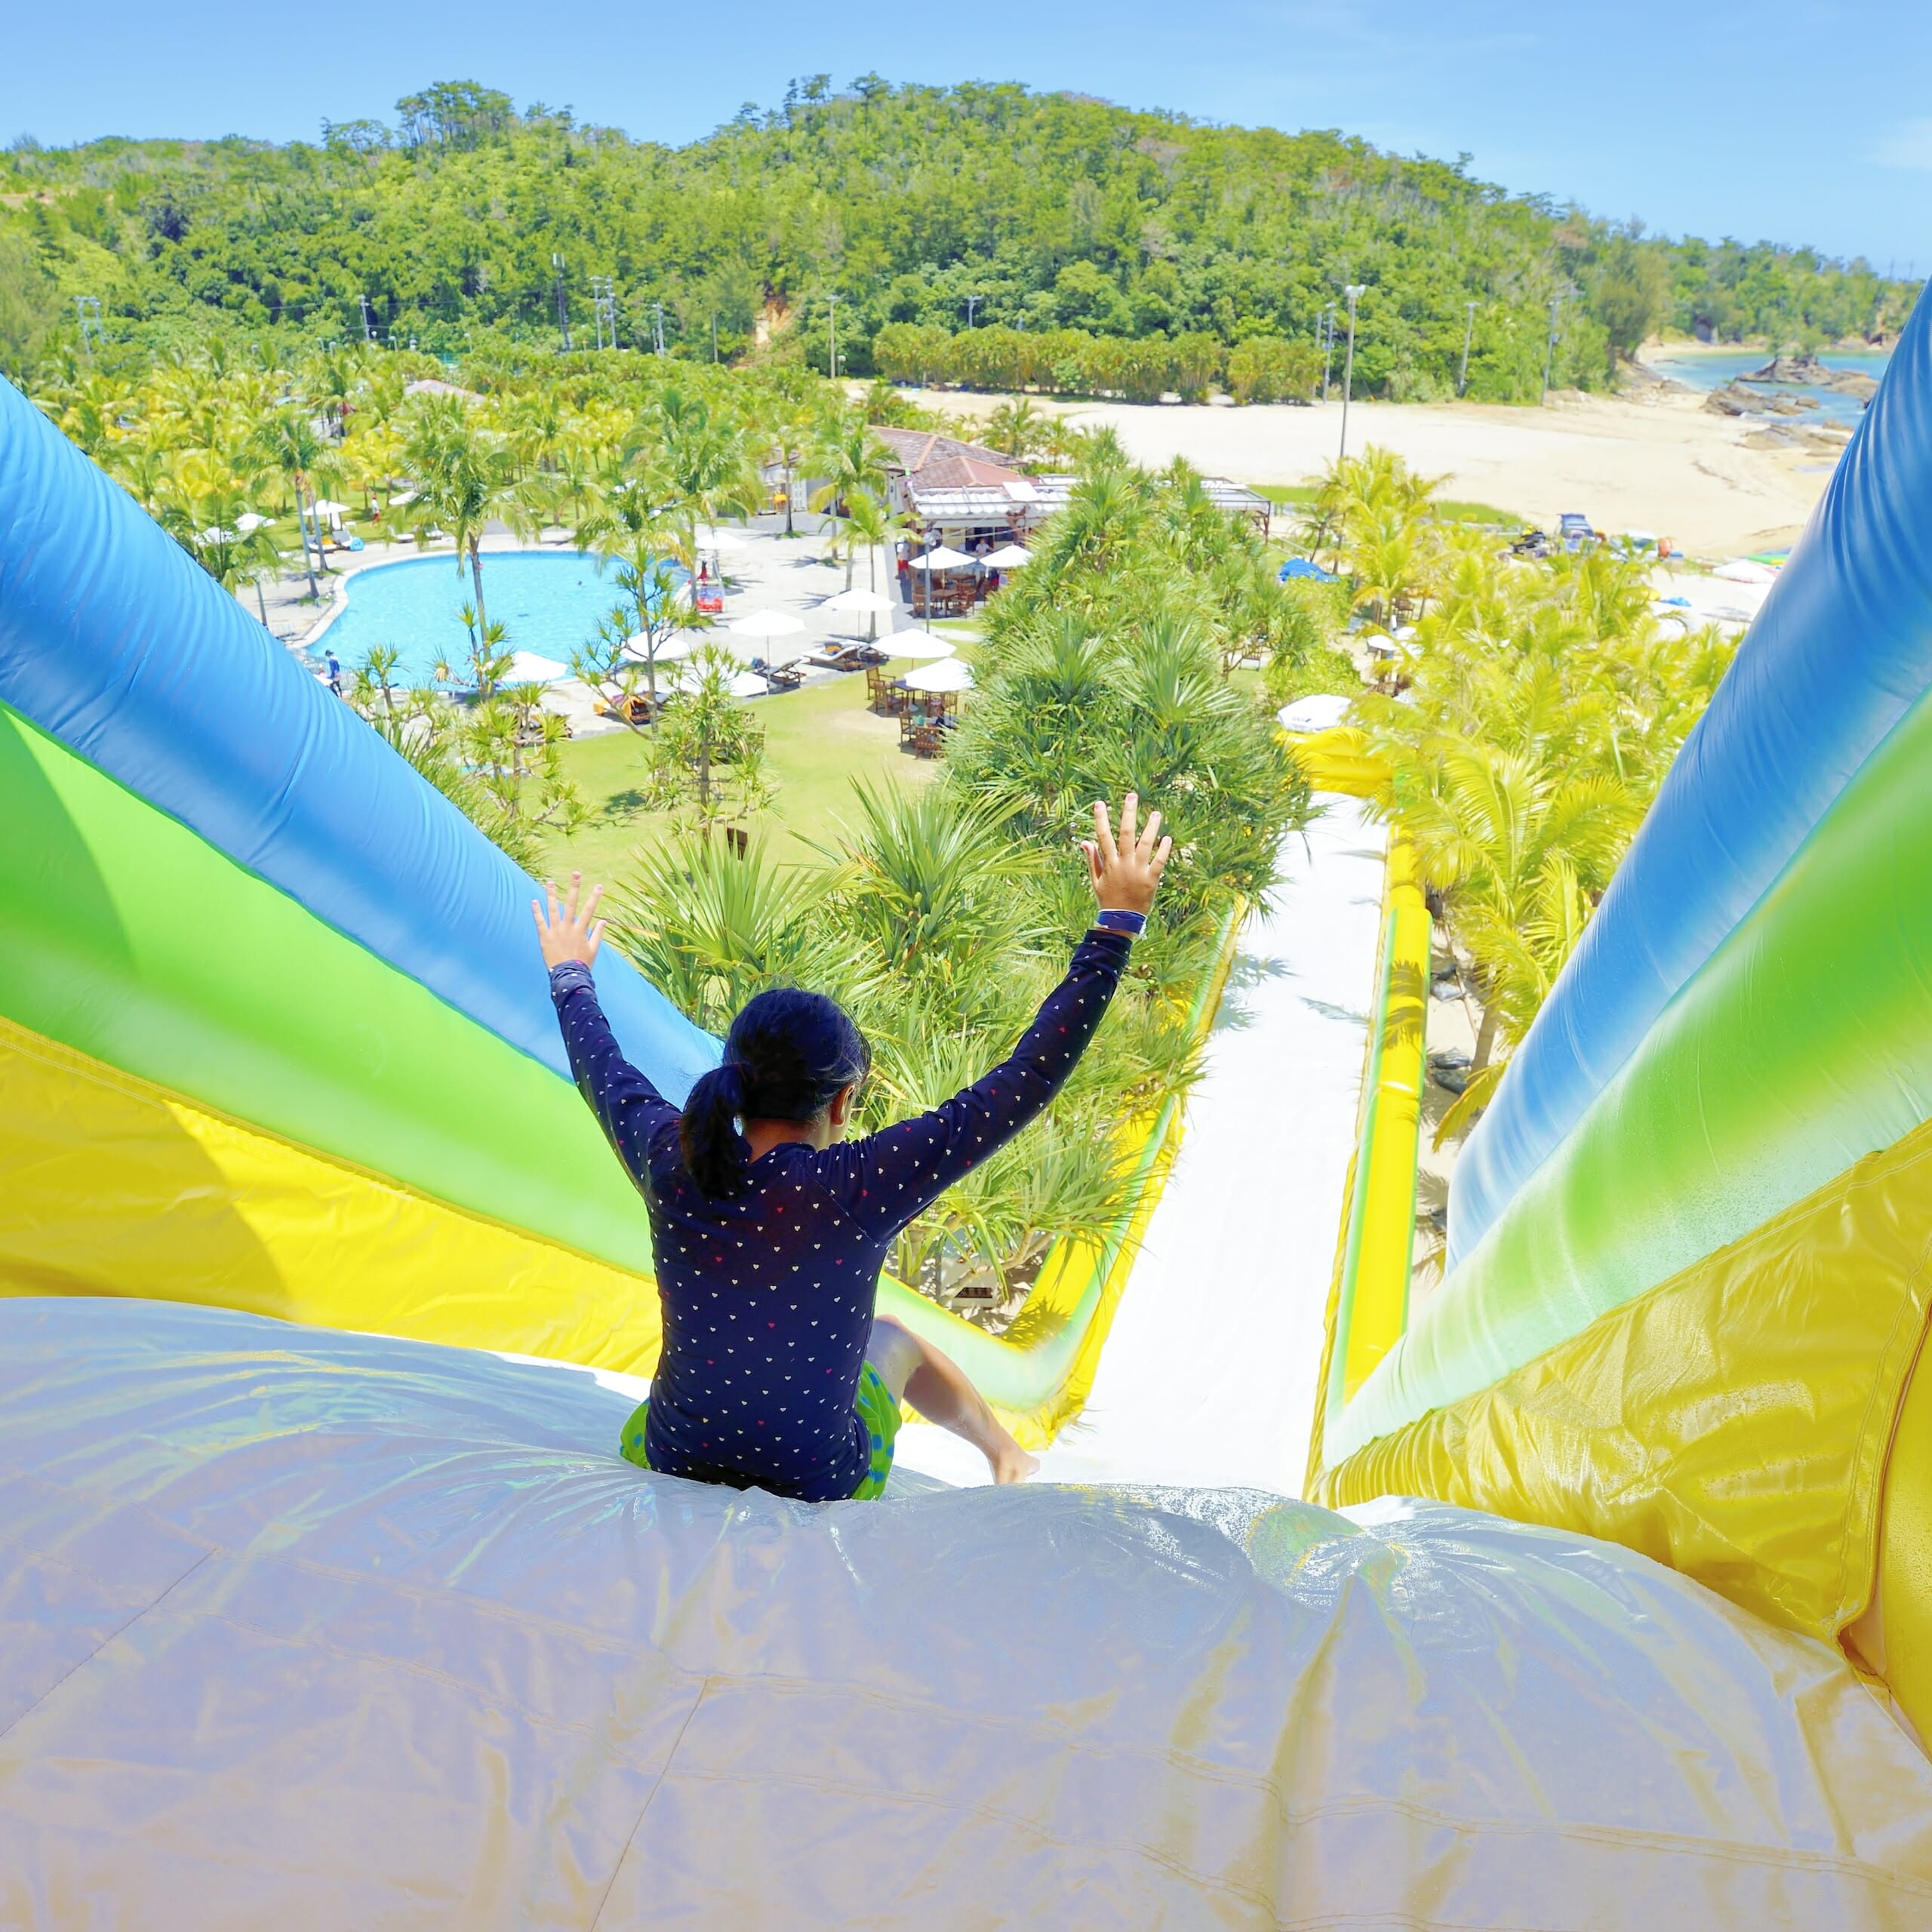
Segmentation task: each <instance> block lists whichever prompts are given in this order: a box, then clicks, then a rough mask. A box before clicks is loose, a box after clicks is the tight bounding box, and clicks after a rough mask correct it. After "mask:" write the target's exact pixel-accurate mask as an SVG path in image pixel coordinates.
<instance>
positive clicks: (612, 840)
mask: <svg viewBox="0 0 1932 1932" xmlns="http://www.w3.org/2000/svg"><path fill="white" fill-rule="evenodd" d="M892 668H893V669H894V672H895V674H896V672H897V671H898V670H900V669H903V668H904V667H903V666H894V667H892ZM746 709H748V710H749V712H750V714H751V715H752V718H754V719H755V721H757V722H758V724H761V726H762V727H763V728H764V742H765V753H766V760H767V771H768V774H769V776H770V777H771V782H772V786H773V789H774V798H773V799H772V802H771V806H770V808H768V810H767V811H763V812H761V813H758V814H756V815H755V816H754V817H752V818H750V819H749V820H746V821H745V823H746V824H747V825H748V826H749V829H750V830H751V832H752V836H753V837H754V838H767V839H768V840H769V841H771V845H772V848H773V853H774V857H778V858H780V859H787V858H797V859H810V858H811V857H813V856H814V855H813V854H811V851H809V850H808V848H807V847H806V846H805V845H804V844H802V843H801V841H800V838H795V837H794V836H792V835H793V834H794V833H796V834H799V835H802V837H803V838H815V839H820V840H826V839H829V838H831V836H832V834H833V832H835V830H836V829H837V825H838V821H839V820H841V819H843V818H848V817H850V816H851V786H852V780H854V779H855V778H863V779H866V780H869V781H870V782H871V783H874V784H878V783H885V784H891V785H907V786H912V785H924V784H927V783H930V782H931V779H932V777H933V775H934V772H935V771H937V764H935V763H934V761H931V760H929V759H925V758H915V757H914V756H913V755H912V753H911V752H909V751H902V750H901V749H900V744H899V721H898V720H897V718H878V717H875V716H874V715H872V712H869V710H867V709H866V681H865V678H864V677H863V675H860V674H859V673H857V672H849V673H847V674H844V675H841V676H840V677H838V678H835V679H834V680H832V681H829V682H827V683H825V684H813V685H806V686H805V687H804V688H803V689H802V690H800V691H788V692H785V693H783V694H779V695H777V696H774V697H764V698H758V699H756V700H754V701H752V703H750V704H749V705H748V706H746ZM647 756H648V747H647V746H646V744H645V741H644V740H643V739H642V738H641V737H638V736H636V735H635V734H632V733H631V732H629V731H624V732H616V731H612V732H608V733H605V734H601V735H600V736H598V737H587V738H578V739H574V740H572V741H571V743H569V744H568V745H567V746H565V748H564V765H565V773H566V774H567V775H568V777H570V778H571V779H572V780H574V781H575V783H577V786H578V788H579V789H580V791H581V792H582V793H583V801H584V803H585V804H586V806H587V807H588V808H589V811H590V817H589V820H587V821H586V823H585V824H584V826H583V828H582V829H581V830H580V831H579V832H578V833H577V835H576V837H575V838H568V839H567V838H560V837H549V838H546V839H545V841H544V842H543V865H544V866H546V868H548V869H551V870H552V871H553V872H571V871H576V872H582V873H583V874H584V875H586V877H587V878H614V877H615V876H617V875H619V874H620V872H623V870H624V869H625V868H626V866H627V864H628V863H629V856H630V854H631V852H632V849H633V848H635V846H637V845H638V844H640V843H645V842H649V841H652V840H655V839H658V838H663V836H664V835H666V833H667V832H669V830H670V829H671V828H672V823H673V821H674V817H675V814H671V813H668V812H646V811H640V810H639V809H638V804H637V798H638V788H639V787H640V786H641V783H642V782H643V776H644V768H645V761H646V758H647Z"/></svg>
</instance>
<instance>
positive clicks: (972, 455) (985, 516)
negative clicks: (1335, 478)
mask: <svg viewBox="0 0 1932 1932" xmlns="http://www.w3.org/2000/svg"><path fill="white" fill-rule="evenodd" d="M875 433H876V435H878V438H879V440H880V441H881V442H882V443H884V445H885V446H886V448H888V450H889V451H891V462H890V463H889V464H888V472H887V474H888V500H889V501H890V503H891V506H892V507H893V508H894V509H895V510H897V511H900V512H902V513H903V514H904V515H907V516H910V517H912V518H915V519H916V520H917V521H918V525H919V528H920V530H921V532H922V534H924V537H925V538H926V540H927V541H928V543H945V544H948V545H949V546H951V547H952V549H955V550H961V551H964V552H968V553H969V554H971V553H974V552H983V551H986V550H992V549H998V547H999V546H1001V544H1004V543H1025V542H1026V540H1027V538H1028V537H1029V536H1030V535H1031V534H1032V532H1033V531H1035V530H1036V529H1038V528H1039V526H1040V525H1041V524H1042V523H1044V521H1046V519H1047V518H1048V517H1050V516H1051V515H1052V514H1053V513H1054V511H1055V510H1057V509H1060V508H1061V507H1062V506H1063V505H1064V504H1065V503H1066V500H1067V497H1068V496H1069V494H1071V493H1072V488H1073V485H1074V481H1075V479H1074V478H1072V477H1071V476H1029V475H1026V474H1025V473H1024V472H1022V471H1020V470H1017V469H1014V468H1013V467H1012V466H1011V465H1010V464H1008V463H1004V462H1002V461H1001V459H1000V457H998V455H997V454H995V452H994V451H992V450H989V449H984V448H981V447H980V445H978V444H977V443H969V442H965V441H962V440H961V438H958V437H957V436H947V435H941V434H940V433H939V432H937V431H936V430H931V429H879V430H878V431H876V432H875ZM1202 481H1203V483H1204V485H1205V487H1206V489H1207V494H1208V496H1209V497H1211V499H1212V500H1213V501H1214V505H1215V506H1216V508H1217V509H1223V510H1229V511H1232V512H1235V513H1236V514H1238V515H1242V516H1245V517H1247V518H1251V519H1252V520H1253V521H1254V523H1255V524H1256V525H1257V526H1258V527H1259V528H1260V531H1261V533H1262V534H1263V536H1266V534H1268V527H1269V515H1270V513H1271V512H1272V505H1271V504H1270V503H1269V501H1268V499H1267V498H1266V497H1264V496H1262V495H1261V494H1260V493H1259V492H1257V491H1254V490H1251V489H1249V488H1247V486H1246V485H1244V484H1240V483H1235V482H1231V481H1229V479H1228V478H1226V477H1225V476H1209V477H1204V478H1202Z"/></svg>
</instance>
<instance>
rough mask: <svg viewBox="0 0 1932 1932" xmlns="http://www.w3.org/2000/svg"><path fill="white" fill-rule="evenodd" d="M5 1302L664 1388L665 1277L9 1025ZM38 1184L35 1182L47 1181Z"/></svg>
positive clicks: (0, 1271) (4, 1044)
mask: <svg viewBox="0 0 1932 1932" xmlns="http://www.w3.org/2000/svg"><path fill="white" fill-rule="evenodd" d="M0 1173H3V1174H9V1175H11V1176H13V1177H14V1183H15V1184H14V1185H11V1186H8V1187H6V1188H4V1189H0V1287H5V1290H7V1291H9V1292H11V1293H14V1294H97V1295H136V1296H151V1297H156V1298H158V1299H162V1300H171V1301H198V1302H204V1303H212V1304H214V1305H215V1306H220V1307H226V1308H238V1309H246V1310H248V1312H250V1313H251V1314H256V1315H275V1316H277V1317H278V1318H280V1319H281V1320H283V1321H306V1322H314V1323H318V1324H322V1325H324V1326H326V1327H336V1328H359V1329H364V1330H368V1331H372V1332H375V1333H378V1334H388V1335H404V1336H408V1337H412V1338H414V1339H415V1340H419V1341H425V1342H453V1343H457V1344H459V1345H469V1344H472V1343H474V1341H475V1337H477V1336H478V1334H505V1335H511V1334H514V1335H515V1336H516V1337H517V1338H518V1340H517V1342H516V1343H515V1346H517V1348H518V1349H519V1351H520V1352H524V1353H527V1354H530V1355H555V1356H556V1357H558V1358H560V1359H561V1360H564V1361H580V1362H586V1363H592V1364H596V1365H598V1366H599V1367H606V1368H614V1369H618V1370H621V1371H627V1372H630V1373H633V1374H649V1373H650V1372H651V1367H652V1366H653V1365H654V1364H655V1362H656V1361H657V1350H658V1345H659V1342H660V1335H661V1331H660V1327H659V1321H658V1310H657V1285H656V1284H655V1283H654V1281H651V1278H650V1277H649V1276H648V1275H637V1274H632V1273H630V1272H627V1271H626V1270H624V1269H618V1268H614V1267H612V1266H611V1265H610V1264H609V1263H607V1262H602V1261H598V1260H593V1259H592V1257H589V1256H588V1255H585V1254H577V1253H576V1252H574V1251H573V1250H571V1249H569V1248H565V1247H559V1246H558V1245H556V1244H554V1243H552V1242H549V1241H540V1240H538V1239H537V1238H534V1237H533V1236H531V1235H527V1234H524V1233H522V1232H520V1231H518V1229H514V1228H511V1227H508V1226H504V1225H503V1223H499V1222H495V1221H491V1220H486V1219H485V1218H484V1217H481V1216H480V1215H478V1214H471V1213H469V1212H468V1211H466V1210H464V1209H462V1208H458V1207H451V1206H449V1205H448V1204H447V1203H445V1202H443V1201H434V1200H432V1199H430V1198H429V1197H428V1196H427V1195H421V1194H417V1193H415V1192H412V1191H411V1189H408V1188H406V1187H404V1186H400V1185H398V1183H395V1182H394V1181H392V1180H386V1179H384V1178H383V1177H382V1176H380V1175H379V1174H371V1173H368V1172H367V1171H365V1170H363V1169H361V1168H355V1167H352V1166H350V1165H349V1164H347V1163H346V1162H344V1161H338V1160H336V1159H334V1158H331V1157H329V1156H327V1155H321V1154H317V1153H315V1152H312V1151H311V1150H310V1149H307V1148H305V1147H299V1146H296V1145H294V1143H292V1142H290V1141H287V1140H281V1139H279V1138H278V1137H276V1136H275V1135H274V1134H268V1133H265V1132H264V1131H263V1130H262V1129H260V1128H256V1127H251V1126H248V1125H247V1124H245V1123H243V1122H242V1121H236V1120H232V1119H231V1118H229V1117H228V1116H227V1115H224V1114H222V1113H219V1112H215V1111H214V1109H211V1108H208V1107H204V1106H199V1105H198V1104H197V1103H195V1102H193V1101H191V1100H185V1099H183V1097H180V1095H178V1094H171V1093H169V1092H168V1091H166V1090H165V1088H160V1087H157V1086H155V1085H154V1084H152V1083H151V1082H149V1081H145V1080H143V1079H140V1078H138V1077H137V1076H136V1075H133V1074H129V1073H124V1072H121V1071H120V1070H119V1069H118V1068H115V1067H110V1066H106V1065H104V1064H103V1063H102V1062H100V1061H99V1060H91V1059H89V1058H88V1057H87V1056H86V1055H85V1054H78V1053H75V1051H72V1048H68V1047H64V1046H62V1045H60V1044H58V1043H57V1042H56V1041H51V1040H48V1039H46V1038H43V1037H42V1036H41V1035H38V1034H36V1033H31V1032H28V1031H27V1030H26V1029H25V1028H24V1027H20V1026H15V1025H14V1023H12V1022H11V1020H5V1019H0ZM29 1177H30V1181H31V1184H29Z"/></svg>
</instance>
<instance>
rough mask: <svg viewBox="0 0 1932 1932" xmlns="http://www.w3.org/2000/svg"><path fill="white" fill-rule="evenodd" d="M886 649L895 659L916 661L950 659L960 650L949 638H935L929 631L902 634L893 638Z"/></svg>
mask: <svg viewBox="0 0 1932 1932" xmlns="http://www.w3.org/2000/svg"><path fill="white" fill-rule="evenodd" d="M884 648H886V649H887V650H888V651H890V652H891V654H892V655H893V656H894V657H909V658H912V659H913V660H915V661H922V660H925V659H928V658H934V657H951V656H952V654H953V653H954V652H955V651H957V650H958V648H959V647H958V645H956V644H955V643H954V642H953V641H952V638H949V637H934V635H932V634H931V632H928V631H904V632H900V634H899V635H897V636H895V637H894V638H891V640H890V641H888V644H887V645H886V646H885V647H884Z"/></svg>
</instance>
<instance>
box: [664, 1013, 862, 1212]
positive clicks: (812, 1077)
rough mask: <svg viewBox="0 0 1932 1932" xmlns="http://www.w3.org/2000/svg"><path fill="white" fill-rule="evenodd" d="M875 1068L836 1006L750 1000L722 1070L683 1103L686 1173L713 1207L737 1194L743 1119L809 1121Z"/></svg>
mask: <svg viewBox="0 0 1932 1932" xmlns="http://www.w3.org/2000/svg"><path fill="white" fill-rule="evenodd" d="M871 1064H872V1054H871V1051H870V1050H869V1048H867V1047H866V1037H865V1035H863V1033H861V1032H860V1031H859V1029H858V1028H857V1027H856V1026H854V1025H853V1023H852V1020H851V1016H850V1015H849V1014H848V1013H847V1012H846V1011H845V1009H844V1008H843V1007H842V1006H841V1005H840V1004H838V1001H836V1000H835V999H828V998H826V996H825V995H824V994H823V993H808V992H804V991H803V990H802V989H800V988H798V987H797V986H774V988H773V989H771V991H770V992H762V993H760V994H759V995H758V996H757V997H756V998H755V999H751V1000H748V1001H746V1003H745V1005H744V1008H743V1010H742V1011H740V1014H739V1015H738V1017H737V1019H735V1020H733V1021H732V1022H731V1032H730V1033H728V1035H726V1036H725V1041H724V1063H723V1064H722V1065H721V1066H717V1067H715V1068H714V1069H712V1071H711V1072H709V1073H706V1074H704V1075H700V1078H698V1080H697V1083H696V1084H694V1086H693V1087H692V1088H691V1094H690V1097H689V1098H688V1099H687V1100H686V1101H685V1111H684V1114H683V1116H682V1118H681V1119H680V1120H679V1121H678V1146H679V1147H680V1148H681V1149H682V1150H683V1153H684V1156H685V1172H686V1173H687V1174H689V1175H690V1176H691V1179H692V1180H693V1181H694V1182H695V1183H697V1189H698V1192H700V1194H703V1195H708V1196H709V1197H710V1198H712V1199H713V1200H718V1199H721V1198H724V1196H726V1195H733V1194H736V1193H737V1192H740V1190H741V1189H743V1186H744V1185H745V1181H746V1175H747V1174H748V1173H749V1171H750V1168H751V1149H750V1148H749V1146H746V1143H745V1140H744V1137H743V1135H742V1134H740V1132H739V1131H738V1122H739V1121H740V1120H741V1119H743V1120H790V1121H804V1120H810V1119H811V1117H812V1116H813V1115H814V1114H816V1113H817V1112H820V1110H821V1109H823V1108H824V1107H826V1106H829V1104H830V1103H831V1100H832V1096H833V1095H834V1094H836V1093H837V1092H838V1090H839V1089H840V1088H841V1087H849V1086H851V1085H852V1084H854V1082H855V1081H860V1080H863V1078H865V1076H866V1069H867V1068H868V1067H869V1066H871Z"/></svg>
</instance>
